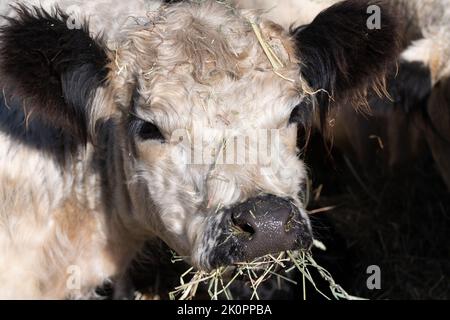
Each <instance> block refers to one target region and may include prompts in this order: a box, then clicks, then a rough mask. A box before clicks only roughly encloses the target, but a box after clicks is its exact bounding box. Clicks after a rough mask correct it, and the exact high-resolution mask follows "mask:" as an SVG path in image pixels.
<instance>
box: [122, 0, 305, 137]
mask: <svg viewBox="0 0 450 320" xmlns="http://www.w3.org/2000/svg"><path fill="white" fill-rule="evenodd" d="M162 15H163V17H162V18H161V20H157V21H156V22H155V23H154V24H153V25H152V26H150V27H144V28H141V29H140V30H138V31H136V32H134V33H132V34H131V35H130V40H129V41H128V42H127V43H126V46H125V47H124V48H123V49H122V51H121V52H120V54H119V56H118V59H116V61H118V64H117V65H118V66H119V67H121V58H123V65H126V64H127V63H128V64H132V65H133V68H129V66H127V67H128V69H129V70H132V71H133V75H132V77H136V74H137V78H138V84H137V87H138V88H137V89H138V92H139V94H140V96H141V99H140V103H139V104H138V109H137V110H134V111H135V112H137V113H138V114H139V115H140V116H141V117H143V118H147V119H150V120H153V121H155V122H157V123H158V125H160V126H161V127H162V129H163V130H167V131H170V130H173V129H175V128H179V127H189V126H191V124H192V123H193V122H196V123H203V124H204V125H209V126H214V127H217V126H222V125H223V126H242V125H243V123H251V124H252V125H253V126H258V127H271V128H272V127H276V126H277V125H278V122H279V121H281V120H282V119H283V120H285V118H286V117H287V116H288V115H289V113H290V111H291V110H292V108H293V107H294V106H295V105H296V104H297V103H298V102H299V101H300V100H301V99H302V95H303V94H304V93H305V92H307V90H304V88H305V86H306V85H305V83H303V82H302V81H301V77H300V75H299V74H300V72H299V64H298V61H297V59H296V57H295V50H294V45H293V42H292V40H291V39H290V37H289V35H288V33H287V32H286V31H285V30H283V29H282V28H281V27H279V26H277V25H275V24H273V23H271V22H267V21H261V20H259V19H258V17H257V16H256V15H254V14H252V13H249V12H246V13H242V12H236V11H232V10H230V9H229V8H227V7H225V6H223V5H220V4H217V3H215V2H214V1H213V2H210V3H209V6H201V7H195V6H186V8H185V9H184V10H181V9H180V8H177V9H176V10H173V11H171V10H170V9H168V10H167V12H163V13H162ZM264 46H266V50H265V49H264ZM267 47H270V51H271V54H269V55H271V57H269V56H268V53H267ZM130 57H132V60H130ZM274 58H275V60H277V61H276V63H275V65H274V62H273V60H274ZM127 59H128V60H127ZM271 60H272V61H271ZM120 71H121V72H122V71H123V68H121V69H120Z"/></svg>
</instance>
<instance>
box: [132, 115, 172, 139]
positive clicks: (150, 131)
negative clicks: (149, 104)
mask: <svg viewBox="0 0 450 320" xmlns="http://www.w3.org/2000/svg"><path fill="white" fill-rule="evenodd" d="M130 132H131V133H132V134H133V135H134V136H136V137H139V139H141V140H160V141H162V142H163V141H164V136H163V134H162V133H161V131H160V130H159V129H158V127H157V126H156V125H155V124H153V123H151V122H149V121H145V120H142V119H139V118H137V117H134V116H132V119H131V123H130Z"/></svg>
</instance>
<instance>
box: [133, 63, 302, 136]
mask: <svg viewBox="0 0 450 320" xmlns="http://www.w3.org/2000/svg"><path fill="white" fill-rule="evenodd" d="M148 92H149V93H150V94H149V95H145V94H144V95H143V96H142V99H141V103H140V104H139V107H138V109H137V110H136V112H137V113H138V114H139V115H140V116H142V117H143V118H147V119H149V120H152V121H154V122H155V123H157V124H158V125H160V126H162V129H163V130H166V131H171V130H174V129H177V128H180V127H182V128H187V127H191V126H192V125H193V123H195V124H197V125H203V126H208V127H235V128H236V127H246V126H250V127H261V128H276V127H278V126H280V125H281V124H282V123H283V122H285V121H286V119H287V117H288V116H289V114H290V112H291V111H292V109H293V108H294V107H295V106H296V105H297V104H298V103H299V102H300V100H301V95H300V94H299V90H298V88H297V86H296V84H295V83H292V82H290V81H287V80H285V79H283V78H280V77H279V76H278V75H276V74H275V73H273V72H272V71H255V72H253V73H251V74H249V76H248V77H244V78H242V79H240V80H235V79H222V80H221V81H219V82H218V83H215V84H214V85H207V84H201V83H197V82H195V81H193V80H192V81H168V82H167V83H165V82H163V81H161V82H158V83H157V84H155V85H154V86H153V87H152V88H150V91H148Z"/></svg>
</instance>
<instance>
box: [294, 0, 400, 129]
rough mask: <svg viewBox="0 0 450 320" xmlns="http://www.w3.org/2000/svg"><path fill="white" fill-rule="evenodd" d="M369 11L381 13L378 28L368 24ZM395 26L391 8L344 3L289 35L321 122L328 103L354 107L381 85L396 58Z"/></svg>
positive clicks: (355, 0)
mask: <svg viewBox="0 0 450 320" xmlns="http://www.w3.org/2000/svg"><path fill="white" fill-rule="evenodd" d="M375 9H376V10H375ZM371 10H375V14H377V13H379V17H378V18H379V19H378V22H379V25H374V26H372V25H370V24H368V22H370V18H371V14H369V13H368V12H371ZM374 18H377V17H374ZM370 27H373V28H370ZM399 27H400V26H399V25H398V23H397V19H396V14H395V11H394V10H393V9H392V8H391V7H390V5H389V4H386V3H385V2H383V1H378V0H347V1H342V2H339V3H337V4H335V5H333V6H331V7H330V8H328V9H326V10H324V11H322V12H321V13H320V14H319V15H318V16H317V17H316V18H315V19H314V20H313V21H312V22H311V24H309V25H306V26H302V27H299V28H296V29H293V30H291V34H292V36H293V38H294V41H295V43H296V47H297V56H298V59H299V60H300V70H301V74H302V76H303V78H304V79H305V80H306V81H307V82H308V84H309V85H310V87H311V88H312V89H313V91H315V92H317V93H316V95H315V97H316V99H317V101H318V104H319V107H320V111H321V115H322V121H323V120H324V119H323V118H324V115H325V114H326V112H327V111H328V108H329V106H330V104H331V102H341V101H342V100H343V99H344V98H348V99H349V100H351V102H356V103H358V102H360V101H363V100H364V95H365V92H366V90H367V89H368V88H370V87H375V88H377V87H379V86H380V85H382V84H383V82H384V77H385V73H386V72H387V71H388V69H389V68H390V66H394V67H395V61H396V59H397V56H398V54H399V45H398V43H399V29H400V28H399Z"/></svg>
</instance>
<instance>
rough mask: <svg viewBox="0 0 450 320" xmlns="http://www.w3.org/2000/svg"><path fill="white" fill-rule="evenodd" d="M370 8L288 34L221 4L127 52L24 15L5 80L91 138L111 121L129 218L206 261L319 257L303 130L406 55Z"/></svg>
mask: <svg viewBox="0 0 450 320" xmlns="http://www.w3.org/2000/svg"><path fill="white" fill-rule="evenodd" d="M371 4H372V3H370V1H346V2H343V3H339V4H337V5H335V6H333V7H331V8H329V9H328V10H326V11H324V12H323V13H321V14H320V15H319V16H318V17H317V18H316V19H315V20H314V21H313V22H312V23H311V24H310V25H307V26H303V27H299V28H296V29H292V30H284V29H282V28H281V27H280V26H278V25H275V24H273V23H270V22H267V21H259V20H258V17H257V16H256V15H255V14H254V13H252V12H244V11H243V12H239V11H236V10H233V9H230V8H227V7H226V6H224V5H220V4H217V3H216V2H215V1H206V2H205V3H202V4H198V3H182V4H178V5H173V6H169V7H165V8H162V9H161V10H160V12H159V14H158V15H157V16H156V18H155V19H154V20H153V21H151V23H148V24H146V25H141V26H136V27H135V28H133V30H131V31H130V32H129V33H128V36H127V37H126V40H125V41H124V42H123V43H121V46H120V48H119V49H118V50H117V51H110V50H108V49H107V48H106V47H105V46H104V45H103V44H102V42H101V41H100V40H94V39H92V38H91V37H90V35H89V33H88V29H87V28H84V29H70V28H68V27H67V23H66V19H67V17H66V16H65V15H64V14H62V13H61V12H59V13H58V12H57V13H55V14H48V13H45V12H43V11H42V10H39V9H28V8H19V9H18V13H19V15H18V18H16V19H11V20H9V23H8V25H7V26H6V27H4V28H3V30H2V33H1V52H0V55H1V56H0V59H1V60H0V68H1V69H0V70H1V78H2V83H3V87H4V89H5V90H6V91H7V92H8V93H9V94H10V95H13V96H15V97H21V98H22V99H23V101H24V103H27V104H28V105H29V106H30V107H31V108H33V113H34V114H37V115H38V116H39V117H41V118H43V119H44V120H46V121H48V122H49V123H51V124H52V125H54V126H59V127H62V128H64V129H66V130H67V131H68V132H71V133H72V134H73V135H74V136H76V137H79V141H80V142H81V143H92V144H93V145H94V146H95V145H97V144H98V139H97V138H96V130H98V128H99V124H101V123H104V122H105V120H111V121H112V123H114V125H113V126H112V127H113V132H111V133H110V139H109V146H111V147H112V148H116V149H117V152H116V155H118V154H119V153H120V156H119V157H116V160H115V161H116V162H118V163H119V164H121V167H118V168H119V169H118V171H123V172H124V173H123V175H122V176H123V177H124V178H123V181H120V182H119V184H120V183H121V184H122V185H125V186H126V189H127V193H128V195H129V199H130V203H131V204H132V208H133V209H132V212H122V213H121V214H122V215H124V216H126V217H127V218H128V220H134V221H135V222H137V224H136V225H138V226H139V227H141V228H142V230H148V233H149V235H150V234H156V235H157V236H158V237H160V238H162V239H163V240H164V241H165V242H167V243H168V244H169V245H170V246H171V247H172V248H173V249H175V250H176V251H178V253H179V254H181V255H185V256H187V257H188V258H189V260H190V261H191V263H192V264H194V265H195V266H197V267H199V268H203V269H209V268H212V267H215V266H219V265H227V264H231V263H234V262H237V261H241V260H246V259H252V258H254V257H258V256H261V255H264V254H268V253H273V252H278V251H283V250H289V249H298V248H309V247H310V246H311V243H312V230H311V226H310V222H309V219H308V216H307V214H306V211H305V204H304V202H303V200H302V199H303V197H302V195H303V194H304V192H305V189H304V185H305V180H306V170H305V165H304V163H303V162H302V161H301V160H300V159H299V158H298V151H299V150H298V148H297V144H296V141H297V140H296V139H297V130H298V127H299V126H304V125H305V124H306V123H305V122H306V121H307V119H308V118H310V115H311V113H312V109H313V107H314V106H317V107H318V108H320V110H326V109H327V108H328V106H329V104H330V102H331V101H338V100H341V99H345V98H347V97H349V98H354V97H361V95H362V93H363V92H364V91H365V90H366V89H367V88H368V87H370V86H371V85H373V84H378V82H379V81H380V80H381V79H382V77H383V74H384V71H385V69H386V66H387V65H388V63H389V62H390V61H391V60H393V59H394V56H395V53H396V45H395V43H396V36H397V34H396V28H395V25H394V23H393V18H392V16H391V15H390V13H389V12H388V11H387V10H386V11H383V8H382V11H381V13H382V16H381V23H382V24H381V29H375V30H369V29H368V28H367V23H366V22H367V19H368V17H369V16H368V14H367V13H366V12H367V8H368V7H369V5H371ZM111 121H109V122H111ZM89 141H90V142H89ZM118 159H119V160H118ZM116 173H117V174H118V175H119V174H120V172H116Z"/></svg>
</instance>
